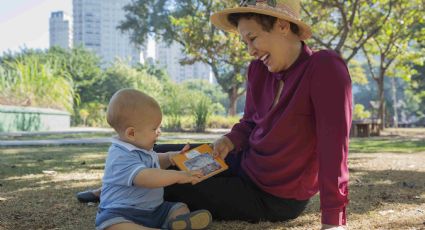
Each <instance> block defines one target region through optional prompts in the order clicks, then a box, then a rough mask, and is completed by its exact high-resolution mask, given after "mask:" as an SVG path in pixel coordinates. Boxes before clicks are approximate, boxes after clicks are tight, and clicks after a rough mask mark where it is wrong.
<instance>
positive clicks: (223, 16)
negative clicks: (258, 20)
mask: <svg viewBox="0 0 425 230" xmlns="http://www.w3.org/2000/svg"><path fill="white" fill-rule="evenodd" d="M239 5H240V6H239V7H235V8H228V9H224V10H222V11H219V12H216V13H214V14H213V15H211V22H212V24H214V25H215V26H217V27H218V28H220V29H222V30H225V31H228V32H237V28H236V27H235V26H233V25H232V24H231V23H230V22H229V21H228V19H227V17H228V16H229V14H232V13H258V14H265V15H270V16H273V17H276V18H281V19H284V20H287V21H290V22H293V23H294V24H297V25H298V27H299V29H300V32H299V34H298V36H299V37H300V39H301V40H305V39H308V38H309V37H311V28H310V26H308V25H307V24H305V23H304V22H302V21H301V16H300V13H301V5H300V0H242V1H241V3H240V4H239Z"/></svg>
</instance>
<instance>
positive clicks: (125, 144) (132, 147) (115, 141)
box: [111, 137, 153, 154]
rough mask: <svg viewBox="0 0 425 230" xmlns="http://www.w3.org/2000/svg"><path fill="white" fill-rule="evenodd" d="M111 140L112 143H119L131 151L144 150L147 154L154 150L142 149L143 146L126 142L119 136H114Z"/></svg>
mask: <svg viewBox="0 0 425 230" xmlns="http://www.w3.org/2000/svg"><path fill="white" fill-rule="evenodd" d="M111 142H112V144H115V145H119V146H121V147H123V148H125V149H127V150H128V151H129V152H132V151H142V152H144V153H147V154H152V152H153V150H152V149H151V150H146V149H141V148H139V147H136V146H134V145H132V144H130V143H127V142H124V141H122V140H120V139H118V138H117V137H114V138H112V141H111Z"/></svg>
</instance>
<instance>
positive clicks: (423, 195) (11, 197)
mask: <svg viewBox="0 0 425 230" xmlns="http://www.w3.org/2000/svg"><path fill="white" fill-rule="evenodd" d="M390 131H391V130H390ZM390 131H389V132H387V136H388V138H409V139H412V138H419V139H421V138H423V136H422V135H423V133H421V132H420V133H417V134H412V133H410V134H406V135H404V134H394V133H392V134H391V133H390ZM106 149H107V146H97V147H93V146H82V147H66V148H63V147H62V148H60V147H45V148H14V149H0V229H16V230H18V229H93V228H94V218H95V213H96V209H97V205H96V204H81V203H79V202H78V201H77V200H76V199H75V193H76V192H78V191H82V190H85V189H87V188H93V187H97V186H99V185H100V179H101V177H102V173H103V171H102V170H103V161H104V157H105V152H106ZM349 168H350V187H349V189H350V197H349V199H350V204H349V206H348V209H347V213H348V227H349V229H425V152H415V153H385V152H380V153H350V156H349ZM210 229H218V230H227V229H252V230H254V229H274V230H275V229H276V230H277V229H320V213H319V199H318V196H315V197H313V198H312V200H311V202H310V204H309V206H308V208H307V210H306V211H305V212H304V213H303V214H302V215H301V216H300V217H299V218H298V219H296V220H292V221H289V222H279V223H269V222H261V223H258V224H250V223H246V222H240V221H229V222H217V221H216V222H214V223H213V225H212V226H211V228H210Z"/></svg>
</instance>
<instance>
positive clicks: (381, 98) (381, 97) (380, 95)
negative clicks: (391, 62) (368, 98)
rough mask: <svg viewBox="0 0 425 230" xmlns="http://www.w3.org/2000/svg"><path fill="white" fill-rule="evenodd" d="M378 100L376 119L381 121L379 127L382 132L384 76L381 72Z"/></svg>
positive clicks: (383, 124) (383, 123) (383, 125)
mask: <svg viewBox="0 0 425 230" xmlns="http://www.w3.org/2000/svg"><path fill="white" fill-rule="evenodd" d="M378 99H379V109H378V117H379V119H380V120H381V124H380V126H379V128H380V130H383V129H384V127H385V111H384V103H385V98H384V74H383V73H382V72H381V73H380V76H379V80H378Z"/></svg>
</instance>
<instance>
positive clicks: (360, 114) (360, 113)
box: [353, 104, 371, 120]
mask: <svg viewBox="0 0 425 230" xmlns="http://www.w3.org/2000/svg"><path fill="white" fill-rule="evenodd" d="M370 115H371V114H370V112H369V111H367V110H365V109H364V106H363V105H362V104H356V105H355V106H354V114H353V120H363V119H366V118H370Z"/></svg>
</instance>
